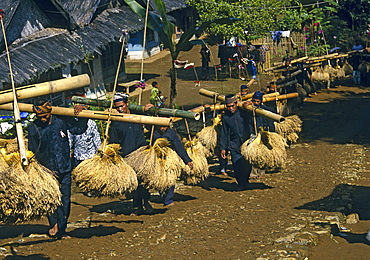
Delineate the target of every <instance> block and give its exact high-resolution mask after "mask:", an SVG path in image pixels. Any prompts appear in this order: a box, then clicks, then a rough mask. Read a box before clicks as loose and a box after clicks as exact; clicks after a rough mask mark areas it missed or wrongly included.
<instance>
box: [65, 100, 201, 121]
mask: <svg viewBox="0 0 370 260" xmlns="http://www.w3.org/2000/svg"><path fill="white" fill-rule="evenodd" d="M71 100H72V102H76V103H81V104H88V105H92V106H99V107H109V106H110V101H108V100H99V99H91V98H85V97H80V96H73V97H72V99H71ZM128 108H129V109H130V110H131V111H136V112H142V113H148V114H150V115H155V114H158V115H160V116H173V117H182V118H190V119H195V120H199V119H200V113H196V112H191V111H186V110H181V109H172V108H156V107H152V108H149V109H148V110H145V106H143V105H135V104H128Z"/></svg>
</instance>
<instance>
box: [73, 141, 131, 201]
mask: <svg viewBox="0 0 370 260" xmlns="http://www.w3.org/2000/svg"><path fill="white" fill-rule="evenodd" d="M119 149H120V145H119V144H109V145H107V146H106V147H105V150H104V151H103V152H102V153H100V154H96V155H94V157H93V158H91V159H87V160H84V161H83V162H81V163H80V164H79V165H78V166H77V167H76V168H75V169H74V170H73V172H72V173H73V177H74V180H75V181H76V183H77V185H78V187H79V188H80V189H81V191H83V192H86V193H90V194H91V195H92V196H94V197H103V196H106V197H112V198H113V197H119V196H122V195H123V194H125V193H127V192H132V191H134V190H135V189H136V188H137V185H138V182H137V176H136V173H135V171H134V170H133V169H132V168H131V166H129V165H128V164H127V163H126V162H125V160H124V159H123V157H122V156H120V155H119V154H118V150H119Z"/></svg>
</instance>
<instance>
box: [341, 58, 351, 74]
mask: <svg viewBox="0 0 370 260" xmlns="http://www.w3.org/2000/svg"><path fill="white" fill-rule="evenodd" d="M342 68H343V70H344V73H345V75H346V76H347V75H352V73H353V67H352V66H351V65H350V64H349V63H348V61H345V62H344V64H343V67H342Z"/></svg>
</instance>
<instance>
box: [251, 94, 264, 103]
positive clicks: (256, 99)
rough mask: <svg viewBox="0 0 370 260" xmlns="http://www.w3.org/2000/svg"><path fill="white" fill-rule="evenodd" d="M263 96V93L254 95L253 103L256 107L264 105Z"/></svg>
mask: <svg viewBox="0 0 370 260" xmlns="http://www.w3.org/2000/svg"><path fill="white" fill-rule="evenodd" d="M262 98H263V94H262V92H261V91H256V92H254V94H253V97H252V102H253V104H254V105H255V106H260V105H261V103H262Z"/></svg>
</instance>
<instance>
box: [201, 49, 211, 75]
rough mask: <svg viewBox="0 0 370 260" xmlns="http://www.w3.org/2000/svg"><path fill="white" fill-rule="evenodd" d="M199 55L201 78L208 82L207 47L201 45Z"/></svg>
mask: <svg viewBox="0 0 370 260" xmlns="http://www.w3.org/2000/svg"><path fill="white" fill-rule="evenodd" d="M200 55H201V60H202V78H203V79H205V80H209V62H210V61H211V60H210V57H211V51H210V49H209V48H208V47H207V45H202V48H201V49H200Z"/></svg>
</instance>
